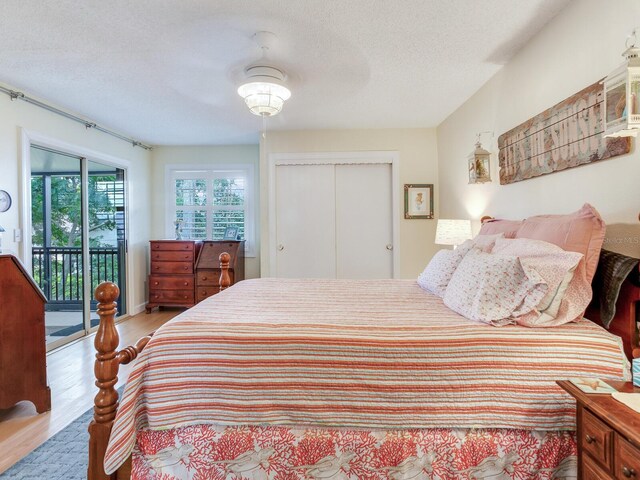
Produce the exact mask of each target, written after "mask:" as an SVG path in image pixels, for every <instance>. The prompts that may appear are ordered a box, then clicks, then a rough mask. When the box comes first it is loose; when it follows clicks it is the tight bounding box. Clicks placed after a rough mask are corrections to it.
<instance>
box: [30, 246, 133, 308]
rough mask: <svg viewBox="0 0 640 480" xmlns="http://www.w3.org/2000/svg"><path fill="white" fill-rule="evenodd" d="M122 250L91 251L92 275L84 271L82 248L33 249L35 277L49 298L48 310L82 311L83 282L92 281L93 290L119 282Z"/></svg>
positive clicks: (101, 248)
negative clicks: (104, 284) (106, 284)
mask: <svg viewBox="0 0 640 480" xmlns="http://www.w3.org/2000/svg"><path fill="white" fill-rule="evenodd" d="M119 258H120V257H119V251H118V248H116V247H94V248H90V249H89V262H90V263H89V264H90V275H83V272H82V249H81V248H79V247H48V248H47V247H33V249H32V253H31V260H32V265H33V278H34V279H35V281H36V283H37V284H38V285H39V286H40V288H41V289H42V291H43V292H44V294H45V296H46V297H47V300H48V302H47V309H48V310H56V309H60V308H65V309H67V308H68V309H78V310H80V309H82V301H83V297H84V288H83V281H85V279H90V281H91V289H90V291H91V292H93V291H94V290H95V288H96V287H97V286H98V285H99V284H100V282H103V281H110V282H115V283H119V282H120V278H119V276H120V272H121V269H120V261H119Z"/></svg>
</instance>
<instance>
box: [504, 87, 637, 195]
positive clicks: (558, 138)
mask: <svg viewBox="0 0 640 480" xmlns="http://www.w3.org/2000/svg"><path fill="white" fill-rule="evenodd" d="M603 92H604V88H603V85H602V83H601V82H596V83H594V84H593V85H590V86H589V87H587V88H585V89H584V90H582V91H580V92H578V93H576V94H575V95H573V96H571V97H569V98H567V99H566V100H564V101H562V102H560V103H558V104H557V105H555V106H553V107H551V108H550V109H548V110H546V111H544V112H543V113H541V114H539V115H536V116H535V117H533V118H531V119H529V120H527V121H526V122H524V123H523V124H521V125H518V126H517V127H515V128H513V129H511V130H509V131H508V132H506V133H503V134H502V135H500V137H499V138H498V147H499V149H500V153H499V155H498V160H499V163H500V184H502V185H505V184H508V183H514V182H519V181H521V180H526V179H527V178H533V177H538V176H540V175H545V174H547V173H553V172H557V171H559V170H564V169H566V168H572V167H577V166H580V165H586V164H588V163H593V162H597V161H598V160H604V159H607V158H611V157H615V156H617V155H623V154H625V153H629V151H630V149H631V142H630V140H629V139H628V138H604V137H603V136H602V132H603V130H604V126H603V121H602V120H603V119H602V108H603V100H604V96H603Z"/></svg>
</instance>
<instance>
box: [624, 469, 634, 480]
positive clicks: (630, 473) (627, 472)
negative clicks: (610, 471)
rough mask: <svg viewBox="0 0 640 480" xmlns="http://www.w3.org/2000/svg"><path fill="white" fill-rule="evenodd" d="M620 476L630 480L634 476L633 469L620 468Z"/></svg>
mask: <svg viewBox="0 0 640 480" xmlns="http://www.w3.org/2000/svg"><path fill="white" fill-rule="evenodd" d="M622 474H623V475H624V476H625V477H627V478H632V477H635V476H636V471H635V470H634V469H633V468H629V467H622Z"/></svg>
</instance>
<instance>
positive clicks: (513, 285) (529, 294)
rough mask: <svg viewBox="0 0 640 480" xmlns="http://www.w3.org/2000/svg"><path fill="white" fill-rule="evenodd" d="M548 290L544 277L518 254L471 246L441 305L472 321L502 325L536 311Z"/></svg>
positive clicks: (452, 278)
mask: <svg viewBox="0 0 640 480" xmlns="http://www.w3.org/2000/svg"><path fill="white" fill-rule="evenodd" d="M547 290H548V286H547V284H546V282H545V281H544V279H543V278H542V277H541V276H540V275H539V274H538V273H537V272H536V271H535V270H534V269H532V268H529V267H527V266H526V265H523V264H522V263H521V262H520V259H519V258H518V257H513V256H507V255H494V254H491V253H484V252H481V251H479V250H476V249H473V250H471V251H470V252H469V253H468V254H467V255H465V257H464V258H463V259H462V261H461V262H460V265H458V268H457V270H456V271H455V273H454V274H453V276H452V277H451V281H450V282H449V285H448V286H447V290H446V292H445V295H444V304H445V305H446V306H447V307H449V308H450V309H451V310H453V311H455V312H457V313H459V314H460V315H463V316H465V317H467V318H469V319H471V320H476V321H480V322H485V323H491V324H494V325H503V324H505V323H513V321H512V320H511V319H512V318H513V317H518V316H521V315H524V314H526V313H529V312H531V311H533V310H535V308H536V306H537V305H538V304H539V303H540V301H541V300H542V298H543V297H544V296H545V295H546V293H547Z"/></svg>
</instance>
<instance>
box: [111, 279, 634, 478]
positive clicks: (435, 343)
mask: <svg viewBox="0 0 640 480" xmlns="http://www.w3.org/2000/svg"><path fill="white" fill-rule="evenodd" d="M576 376H589V377H600V378H605V379H628V378H629V366H628V362H627V360H626V358H625V357H624V355H623V353H622V349H621V343H620V341H619V339H618V338H617V337H614V336H613V335H611V334H609V333H608V332H606V331H605V330H604V329H602V328H600V327H598V326H596V325H595V324H593V323H591V322H589V321H588V320H582V321H580V322H577V323H573V324H568V325H565V326H560V327H553V328H547V329H530V328H526V327H521V326H505V327H493V326H489V325H485V324H479V323H475V322H472V321H470V320H467V319H465V318H463V317H461V316H460V315H458V314H456V313H454V312H452V311H451V310H449V309H448V308H447V307H446V306H445V305H444V304H443V303H442V301H441V300H440V299H439V298H438V297H436V296H433V295H431V294H428V293H426V292H425V291H423V290H422V289H420V287H418V285H417V284H416V282H415V281H413V280H366V281H360V280H287V279H258V280H247V281H244V282H240V283H238V284H236V285H235V286H233V287H231V288H230V289H228V290H226V291H224V292H222V293H220V294H218V295H216V296H214V297H211V298H209V299H207V300H205V301H204V302H202V303H200V304H198V305H196V306H195V307H193V308H192V309H190V310H188V311H186V312H184V313H183V314H181V315H180V316H178V317H176V318H174V319H173V320H171V321H170V322H169V323H167V324H166V325H164V326H163V327H162V328H160V329H159V330H158V331H157V333H156V334H155V336H154V337H153V339H152V340H151V341H150V342H149V344H148V346H147V347H146V349H145V350H144V351H143V353H142V354H141V356H140V358H139V360H138V363H137V365H136V366H135V368H134V370H133V371H132V373H131V375H130V376H129V379H128V383H127V386H126V389H125V392H124V395H123V399H122V403H121V405H120V408H119V410H118V416H117V419H116V423H115V425H114V428H113V432H112V435H111V440H110V443H109V448H108V451H107V456H106V459H105V467H106V471H107V472H112V471H114V470H115V469H116V468H117V467H118V466H119V465H120V464H121V463H122V462H123V461H124V460H125V459H126V458H127V456H128V455H129V454H130V453H131V450H132V448H133V445H134V443H135V432H136V429H140V428H150V429H166V428H172V427H179V426H186V425H196V424H217V425H296V426H300V425H318V426H323V427H352V428H353V427H355V428H375V429H381V428H382V429H386V428H389V429H392V428H402V429H407V428H439V427H443V428H448V427H458V428H475V427H477V428H519V429H530V430H534V429H539V430H557V429H573V428H575V419H574V413H575V405H574V401H573V400H572V399H571V397H569V396H568V395H566V394H564V393H563V392H562V390H561V389H560V388H559V387H557V386H556V385H555V383H554V381H555V380H557V379H566V378H569V377H576Z"/></svg>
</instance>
